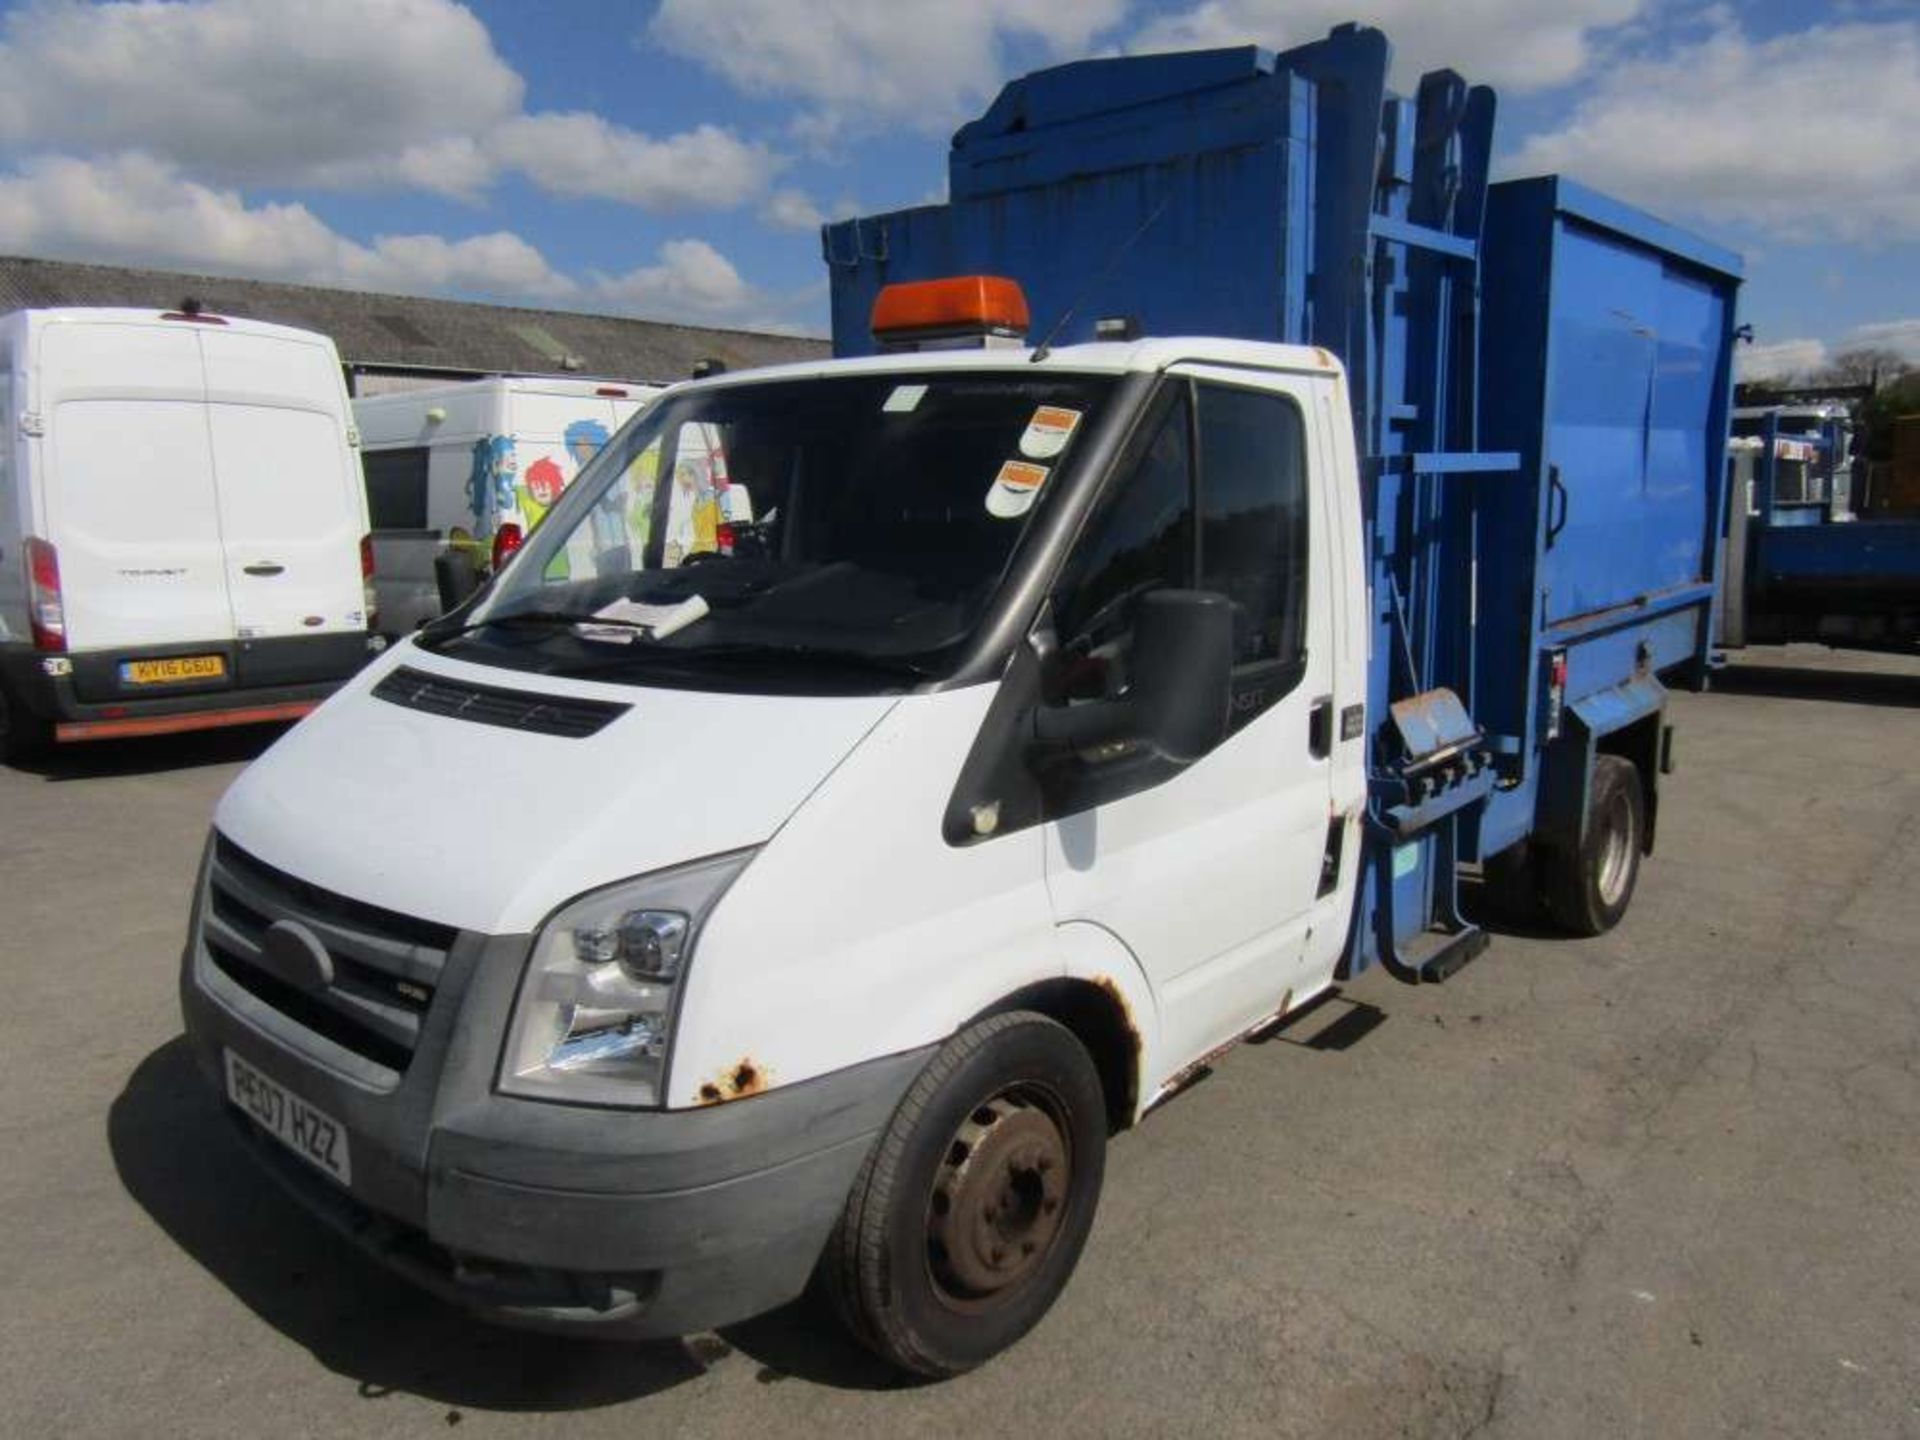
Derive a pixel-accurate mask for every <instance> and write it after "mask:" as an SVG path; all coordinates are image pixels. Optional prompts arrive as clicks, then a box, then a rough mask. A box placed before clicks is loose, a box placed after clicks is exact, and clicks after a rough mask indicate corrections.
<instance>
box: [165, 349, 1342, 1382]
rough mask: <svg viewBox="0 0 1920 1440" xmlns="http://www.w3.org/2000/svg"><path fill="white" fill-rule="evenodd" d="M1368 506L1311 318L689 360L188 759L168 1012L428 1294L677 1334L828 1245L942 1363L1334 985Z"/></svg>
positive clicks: (779, 1284)
mask: <svg viewBox="0 0 1920 1440" xmlns="http://www.w3.org/2000/svg"><path fill="white" fill-rule="evenodd" d="M716 433H717V434H718V435H719V436H720V437H721V439H722V441H723V443H724V446H725V450H726V453H727V455H728V457H729V466H730V476H731V480H732V483H733V485H734V486H737V487H744V488H747V489H750V491H751V495H752V506H753V513H754V514H755V515H756V516H757V517H758V518H756V519H755V520H754V521H752V522H751V524H750V525H742V526H738V527H730V528H734V529H735V531H736V533H734V534H733V535H731V536H730V537H729V544H728V546H727V550H726V551H725V552H722V551H721V550H718V549H716V550H713V551H709V552H703V553H695V554H692V555H688V556H684V557H682V556H677V555H675V554H674V553H673V552H672V551H671V550H670V548H669V545H668V542H667V531H668V527H667V526H666V525H665V524H664V523H662V522H663V521H664V519H665V517H666V513H667V510H668V507H669V506H670V505H671V503H672V502H671V496H670V495H669V494H667V493H666V492H665V490H664V489H656V488H654V487H650V486H640V485H638V484H637V483H636V477H639V476H641V475H643V474H653V473H669V474H670V473H672V468H673V461H674V457H675V456H676V454H677V453H678V451H679V447H680V446H681V444H682V443H683V441H682V437H683V436H685V437H687V438H688V441H689V442H690V443H692V444H693V445H695V446H696V447H698V448H701V449H702V450H704V449H705V447H706V446H707V445H709V444H710V443H711V437H712V436H713V435H714V434H716ZM642 494H644V495H645V496H646V502H647V503H649V504H651V505H652V507H653V511H654V513H653V514H652V515H643V514H637V513H636V509H635V506H636V498H637V497H638V496H640V495H642ZM1359 527H1360V509H1359V491H1358V483H1357V469H1356V465H1355V461H1354V454H1353V432H1352V425H1351V419H1350V416H1349V414H1348V411H1347V401H1346V397H1345V382H1344V377H1343V374H1342V371H1341V369H1340V367H1339V366H1338V364H1337V363H1335V362H1334V361H1333V360H1332V359H1331V358H1330V357H1329V356H1327V355H1326V354H1325V353H1324V352H1320V351H1315V350H1312V349H1307V348H1301V347H1289V346H1281V345H1265V344H1258V343H1252V342H1241V341H1226V342H1221V341H1207V340H1179V339H1158V340H1151V341H1141V342H1135V343H1115V344H1093V345H1083V346H1071V347H1062V348H1060V349H1057V350H1055V351H1053V352H1051V353H1050V354H1046V355H1045V356H1037V355H1036V354H1035V352H1033V351H1029V350H976V351H971V352H961V353H918V352H916V353H906V354H898V355H891V356H886V357H882V358H877V359H866V360H851V361H841V362H830V363H823V364H817V365H813V366H805V367H796V368H786V369H779V370H771V371H762V372H756V373H749V374H744V375H739V376H727V377H723V378H720V379H716V380H711V381H706V382H701V383H695V384H691V385H687V386H683V387H680V388H679V389H677V390H676V391H675V392H673V393H672V394H671V395H669V396H667V397H665V398H664V399H662V400H661V401H660V402H658V403H657V404H656V405H654V406H653V407H651V408H650V409H649V410H648V411H647V412H645V413H644V414H643V415H641V416H640V417H638V418H637V419H636V420H635V421H634V422H633V423H632V424H630V425H629V426H628V427H627V428H625V429H624V430H622V431H621V432H620V434H619V435H617V436H616V437H615V438H614V439H613V440H612V442H611V443H610V444H609V445H608V446H607V447H606V448H605V450H604V451H603V452H602V453H601V454H600V455H599V456H598V457H596V458H595V459H594V460H592V461H590V462H589V463H588V465H587V466H586V467H585V468H584V469H583V471H582V473H581V475H580V477H579V478H578V479H577V480H576V481H575V482H574V484H573V485H572V486H570V487H569V489H568V490H567V492H566V493H565V495H563V496H562V497H561V499H560V501H559V502H558V503H557V504H556V506H555V508H554V511H553V513H552V515H551V516H550V517H549V519H548V521H547V523H546V524H544V525H543V526H542V527H541V528H540V529H539V530H538V531H536V532H535V533H534V535H533V536H532V537H531V538H530V539H529V541H528V542H527V544H526V546H525V547H524V548H523V550H522V551H521V552H520V553H519V554H518V555H516V556H515V557H514V558H513V559H512V560H511V561H510V562H509V564H508V565H507V567H506V568H505V571H504V573H503V574H502V575H501V576H500V577H499V579H498V581H497V582H496V583H495V584H494V585H493V586H492V587H491V588H490V589H488V590H487V591H486V592H485V593H484V594H482V595H481V596H479V597H477V598H476V599H475V600H474V601H472V602H471V603H470V604H469V605H467V606H465V607H463V608H462V609H461V610H459V611H457V612H455V613H454V614H451V615H449V616H448V617H446V618H445V619H444V620H443V621H441V622H438V623H436V624H432V625H429V626H428V627H427V628H426V629H425V630H423V631H421V632H420V633H419V635H418V636H417V637H415V638H414V639H413V640H411V641H409V642H406V643H403V644H401V645H399V646H397V647H395V649H394V650H393V651H392V652H391V653H389V654H388V655H386V656H384V657H383V658H382V659H381V660H380V661H379V662H378V663H377V664H376V665H374V666H372V667H370V668H369V669H368V670H367V671H366V672H365V673H364V674H363V675H361V676H360V677H358V678H357V679H356V680H355V681H354V683H353V684H352V685H351V686H350V687H349V688H348V690H347V691H345V692H344V693H342V694H341V695H340V696H339V697H337V698H336V699H335V700H334V701H333V702H332V703H330V704H329V705H328V706H326V707H324V708H323V710H322V711H321V712H320V713H319V714H317V715H316V716H314V717H313V718H312V719H311V720H310V721H309V722H308V723H306V724H304V725H303V726H301V727H300V728H299V729H298V730H297V731H295V732H294V733H293V734H292V735H290V736H289V737H287V739H285V740H284V741H282V742H281V743H280V744H279V745H277V746H276V747H275V748H274V749H273V750H272V751H271V752H270V753H269V754H268V755H267V756H266V757H264V758H263V759H262V760H261V761H260V762H258V763H257V764H256V765H254V766H253V767H252V768H251V769H250V770H249V771H248V772H247V773H246V774H245V775H244V776H243V777H242V779H241V780H240V781H239V782H238V783H237V784H236V785H235V787H234V788H233V789H232V790H231V791H230V792H229V794H228V795H227V797H226V798H225V800H224V801H223V802H222V803H221V806H220V809H219V812H218V815H217V817H216V820H215V827H214V835H213V838H212V840H211V842H210V844H209V847H208V853H207V857H206V862H205V865H204V868H203V871H202V875H201V880H200V890H199V893H198V896H197V901H196V907H195V917H194V922H193V929H192V938H191V940H190V943H189V945H188V949H187V954H186V959H185V965H184V971H183V977H182V991H183V999H184V1003H185V1009H186V1014H187V1018H188V1028H189V1033H190V1034H191V1036H192V1039H193V1042H194V1045H195V1047H196V1049H197V1051H198V1053H199V1055H200V1058H201V1060H202V1061H203V1063H204V1065H205V1066H206V1068H207V1070H208V1072H209V1073H210V1075H211V1077H212V1078H213V1079H214V1081H215V1082H216V1083H217V1084H219V1085H220V1086H221V1088H222V1090H223V1091H224V1092H225V1093H226V1094H227V1096H228V1097H229V1098H230V1099H231V1100H232V1101H234V1103H235V1105H236V1107H237V1109H238V1111H239V1113H242V1114H244V1115H246V1116H248V1117H249V1118H248V1119H246V1120H245V1121H244V1122H243V1123H244V1124H245V1126H246V1128H247V1129H248V1131H249V1134H250V1138H251V1139H252V1140H253V1141H254V1143H255V1144H256V1146H257V1147H258V1148H259V1149H260V1150H261V1151H262V1152H263V1154H264V1158H266V1159H267V1160H268V1161H269V1163H270V1164H271V1165H272V1166H273V1168H274V1169H275V1170H276V1172H277V1173H280V1174H281V1175H283V1177H284V1178H286V1179H287V1180H288V1181H289V1182H290V1184H291V1185H292V1187H293V1188H294V1189H295V1191H296V1193H298V1194H300V1195H301V1196H302V1197H303V1198H305V1199H306V1200H307V1201H308V1202H309V1203H310V1204H312V1205H313V1206H314V1207H315V1208H316V1209H317V1210H319V1211H320V1212H321V1213H323V1214H327V1215H330V1216H333V1217H336V1218H340V1217H361V1218H364V1217H366V1216H373V1217H377V1219H378V1221H379V1223H378V1224H377V1225H374V1226H371V1227H369V1226H367V1225H365V1224H360V1225H358V1226H357V1228H356V1227H353V1226H351V1225H350V1226H349V1228H353V1229H354V1233H356V1234H358V1235H360V1236H361V1237H362V1239H363V1242H364V1241H365V1240H366V1237H367V1236H369V1235H372V1236H378V1237H380V1244H379V1248H380V1249H381V1251H382V1254H383V1255H384V1257H385V1258H387V1259H388V1260H389V1261H391V1262H392V1263H395V1264H399V1265H401V1266H402V1268H406V1269H409V1271H410V1273H413V1274H415V1276H416V1278H420V1279H422V1280H423V1281H424V1282H425V1283H428V1284H430V1285H432V1286H433V1287H434V1288H435V1289H436V1290H438V1291H440V1292H441V1293H443V1294H448V1295H450V1296H452V1297H454V1298H456V1299H457V1300H459V1301H461V1302H462V1303H465V1304H468V1305H471V1306H474V1307H476V1308H480V1309H482V1310H484V1311H487V1312H488V1313H491V1314H494V1315H496V1316H500V1317H503V1318H507V1319H518V1320H521V1321H530V1322H536V1323H547V1324H557V1323H568V1322H572V1323H574V1324H577V1325H581V1326H586V1327H602V1328H607V1329H612V1330H616V1331H620V1332H623V1333H629V1334H677V1333H682V1332H685V1331H688V1330H692V1329H697V1328H701V1327H704V1326H708V1325H712V1324H718V1323H721V1322H724V1321H727V1320H732V1319H736V1318H739V1317H741V1316H744V1315H747V1314H751V1313H754V1312H756V1311H758V1310H762V1309H766V1308H769V1307H770V1306H773V1305H775V1304H778V1303H780V1302H782V1301H784V1300H786V1299H788V1298H790V1297H791V1296H792V1295H793V1294H795V1293H797V1292H798V1291H799V1289H800V1288H801V1287H802V1285H803V1284H804V1283H805V1281H806V1279H807V1277H808V1274H809V1273H810V1272H811V1271H812V1270H813V1269H814V1266H815V1263H816V1260H817V1259H818V1258H819V1257H820V1256H821V1255H822V1252H823V1249H832V1250H833V1253H834V1254H836V1255H838V1256H839V1257H840V1258H839V1262H838V1268H839V1272H840V1273H841V1276H842V1283H840V1284H839V1286H838V1293H839V1294H840V1295H841V1297H842V1301H843V1303H844V1304H845V1305H846V1306H847V1307H848V1308H849V1310H850V1311H851V1312H852V1313H855V1314H856V1315H869V1314H871V1315H875V1316H879V1317H881V1321H882V1322H883V1323H884V1324H885V1325H887V1326H890V1327H892V1328H891V1329H890V1330H888V1331H887V1332H886V1333H888V1334H890V1335H891V1336H892V1339H890V1340H887V1341H886V1342H884V1344H883V1347H882V1348H883V1350H884V1352H885V1353H887V1354H889V1355H890V1356H891V1357H892V1358H894V1359H896V1360H898V1361H899V1362H900V1363H902V1364H905V1365H907V1366H909V1367H910V1368H915V1369H920V1370H924V1371H931V1372H934V1373H948V1372H951V1371H952V1370H955V1369H960V1368H965V1367H966V1366H967V1365H970V1364H973V1363H977V1361H978V1360H980V1359H983V1358H985V1356H986V1355H988V1354H991V1353H992V1352H993V1351H994V1350H996V1349H998V1348H1000V1347H1001V1346H1003V1345H1005V1344H1007V1343H1010V1341H1011V1340H1012V1339H1013V1338H1014V1337H1016V1336H1017V1335H1018V1334H1019V1333H1021V1332H1022V1331H1023V1330H1024V1329H1025V1328H1026V1327H1027V1326H1029V1325H1031V1324H1032V1323H1033V1322H1034V1321H1035V1320H1036V1319H1037V1318H1038V1316H1039V1314H1040V1313H1041V1312H1042V1311H1043V1310H1044V1309H1045V1307H1046V1304H1047V1303H1048V1302H1050V1300H1051V1298H1052V1296H1053V1295H1054V1294H1055V1293H1057V1291H1058V1289H1059V1288H1060V1286H1061V1285H1062V1284H1064V1282H1065V1278H1066V1274H1067V1272H1068V1271H1069V1270H1070V1269H1071V1268H1072V1264H1073V1261H1074V1258H1075V1256H1076V1255H1077V1253H1078V1250H1079V1248H1080V1245H1081V1244H1082V1242H1083V1241H1084V1239H1085V1236H1086V1233H1087V1227H1088V1225H1089V1224H1090V1222H1091V1220H1092V1214H1093V1206H1094V1201H1095V1198H1096V1197H1097V1193H1098V1188H1099V1179H1100V1171H1101V1164H1102V1152H1103V1147H1104V1145H1105V1142H1106V1138H1107V1136H1108V1134H1109V1133H1110V1132H1114V1131H1119V1130H1123V1129H1125V1128H1127V1127H1129V1126H1130V1125H1132V1124H1133V1123H1134V1122H1135V1121H1137V1120H1138V1119H1139V1118H1140V1117H1141V1115H1142V1114H1143V1113H1145V1112H1146V1111H1147V1110H1148V1109H1149V1108H1150V1107H1152V1106H1153V1105H1154V1104H1156V1103H1157V1102H1159V1101H1161V1100H1163V1099H1165V1098H1166V1097H1167V1096H1169V1095H1170V1094H1172V1093H1173V1092H1174V1091H1176V1090H1177V1089H1178V1088H1179V1087H1180V1085H1181V1084H1182V1083H1183V1082H1184V1080H1186V1079H1187V1078H1189V1077H1191V1076H1192V1075H1193V1074H1194V1073H1196V1071H1197V1070H1198V1069H1199V1068H1200V1067H1201V1066H1202V1065H1204V1063H1205V1062H1206V1060H1207V1059H1208V1058H1209V1057H1210V1056H1211V1055H1213V1054H1215V1053H1217V1052H1218V1051H1219V1050H1220V1049H1222V1048H1223V1047H1225V1046H1226V1045H1228V1044H1230V1043H1232V1042H1233V1041H1234V1040H1235V1039H1236V1038H1237V1037H1239V1036H1241V1035H1243V1034H1245V1033H1246V1032H1248V1031H1249V1030H1250V1029H1252V1028H1255V1027H1258V1026H1261V1025H1263V1024H1265V1023H1267V1022H1269V1021H1271V1020H1273V1019H1275V1018H1277V1017H1280V1016H1283V1015H1285V1014H1287V1013H1288V1012H1289V1011H1290V1010H1291V1009H1293V1008H1296V1007H1298V1006H1301V1005H1303V1004H1305V1003H1307V1002H1308V1001H1310V1000H1311V999H1313V998H1314V997H1315V996H1316V995H1317V994H1319V993H1321V992H1323V991H1325V990H1326V989H1327V988H1328V987H1329V986H1330V985H1331V984H1332V982H1333V978H1334V973H1335V969H1336V966H1337V965H1338V964H1339V962H1340V959H1341V955H1342V952H1343V950H1344V948H1345V947H1346V945H1347V942H1348V938H1349V928H1350V924H1351V913H1352V909H1353V903H1352V902H1353V897H1354V886H1355V878H1356V874H1357V872H1358V866H1359V853H1360V846H1359V844H1358V827H1359V825H1360V823H1361V818H1362V807H1363V804H1364V800H1365V794H1366V786H1365V777H1364V766H1363V763H1362V758H1361V751H1362V748H1363V747H1362V744H1361V739H1360V737H1361V734H1362V726H1361V725H1360V724H1359V723H1358V717H1359V714H1360V712H1361V709H1362V707H1363V706H1364V703H1365V688H1366V655H1365V648H1366V640H1365V633H1366V632H1365V618H1364V616H1365V604H1366V598H1365V586H1364V578H1363V577H1364V573H1365V572H1364V568H1363V565H1362V557H1361V545H1360V529H1359ZM676 562H677V563H676ZM694 600H697V601H698V602H700V606H701V608H704V610H705V612H706V613H705V615H704V616H703V617H702V618H700V619H698V620H697V621H695V622H693V623H691V624H688V625H686V626H685V628H683V629H680V630H678V631H676V632H675V633H672V634H670V635H666V636H664V638H662V637H660V636H657V635H655V634H653V633H652V632H651V631H650V629H649V628H648V627H646V626H642V625H640V624H638V623H636V622H633V621H631V620H627V619H622V618H621V617H622V616H623V615H626V614H629V613H631V612H630V611H629V610H628V608H627V607H629V606H633V605H640V606H646V607H653V608H652V609H651V610H650V612H649V613H656V614H657V613H661V612H662V611H665V610H672V609H675V608H678V607H684V606H686V605H687V604H688V602H690V601H694ZM660 628H661V629H662V630H664V629H665V628H666V627H664V626H662V627H660ZM475 775H486V776H488V777H490V782H489V789H490V793H491V794H492V795H493V796H494V803H493V804H492V805H491V806H490V807H489V808H488V809H487V810H486V811H485V812H484V814H483V815H480V816H476V815H475V814H472V813H467V812H464V811H463V816H464V818H463V821H462V824H461V826H460V834H459V838H458V840H457V841H455V840H453V839H452V838H450V833H449V832H448V830H447V829H446V824H445V817H444V815H443V814H442V813H441V803H442V800H443V797H444V796H446V795H447V794H449V793H458V792H459V791H460V790H461V789H462V787H463V782H466V781H468V780H469V779H470V778H471V777H472V776H475ZM291 815H300V816H304V817H306V819H305V820H304V821H303V822H302V823H301V824H299V825H292V826H290V825H288V824H287V823H286V822H287V817H289V816H291ZM929 1225H931V1226H932V1232H931V1235H932V1238H931V1239H929V1238H928V1226H929ZM902 1236H909V1237H913V1238H914V1243H916V1244H922V1245H923V1246H924V1247H925V1256H924V1259H925V1263H924V1264H921V1265H920V1266H918V1268H917V1270H916V1272H915V1279H914V1282H913V1286H912V1287H911V1293H903V1294H896V1293H892V1292H889V1293H887V1294H884V1295H882V1294H878V1293H875V1292H874V1286H876V1285H878V1284H881V1283H882V1282H881V1280H880V1278H879V1277H878V1272H877V1271H875V1269H874V1267H873V1265H871V1264H870V1263H869V1262H868V1260H867V1259H863V1258H862V1257H863V1256H869V1255H870V1254H871V1247H872V1246H873V1245H874V1244H876V1243H879V1244H893V1243H896V1242H897V1243H905V1241H903V1240H902V1239H901V1237H902ZM423 1257H426V1258H423Z"/></svg>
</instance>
